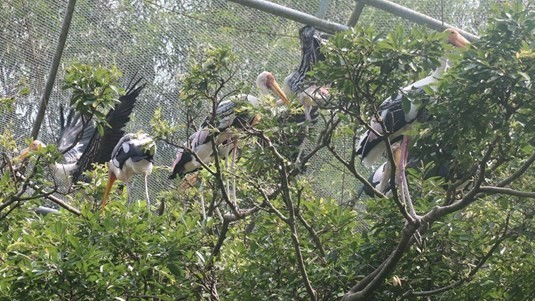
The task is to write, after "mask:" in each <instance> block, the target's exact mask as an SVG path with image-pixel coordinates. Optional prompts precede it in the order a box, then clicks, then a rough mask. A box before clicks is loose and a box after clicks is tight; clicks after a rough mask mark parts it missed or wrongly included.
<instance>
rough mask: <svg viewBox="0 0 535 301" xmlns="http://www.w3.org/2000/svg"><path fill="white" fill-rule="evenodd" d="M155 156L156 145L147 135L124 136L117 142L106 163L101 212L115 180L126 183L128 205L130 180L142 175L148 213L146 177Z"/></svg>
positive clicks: (148, 202)
mask: <svg viewBox="0 0 535 301" xmlns="http://www.w3.org/2000/svg"><path fill="white" fill-rule="evenodd" d="M155 154H156V143H154V140H152V138H151V137H150V136H149V135H148V134H145V133H136V134H126V135H124V136H123V137H122V138H121V140H119V142H118V143H117V145H116V146H115V148H114V149H113V152H112V154H111V159H110V161H109V162H108V183H107V184H106V190H105V191H104V197H103V198H102V204H101V208H102V210H104V208H105V207H106V203H107V202H108V197H109V195H110V191H111V188H112V186H113V183H114V182H115V180H117V179H119V180H121V181H123V182H125V183H126V190H127V197H128V201H127V204H128V205H130V203H131V200H130V179H131V178H132V176H134V175H136V174H143V175H144V177H145V197H146V201H147V209H148V210H149V211H150V199H149V189H148V185H147V177H148V175H149V174H150V173H151V172H152V166H153V163H154V155H155Z"/></svg>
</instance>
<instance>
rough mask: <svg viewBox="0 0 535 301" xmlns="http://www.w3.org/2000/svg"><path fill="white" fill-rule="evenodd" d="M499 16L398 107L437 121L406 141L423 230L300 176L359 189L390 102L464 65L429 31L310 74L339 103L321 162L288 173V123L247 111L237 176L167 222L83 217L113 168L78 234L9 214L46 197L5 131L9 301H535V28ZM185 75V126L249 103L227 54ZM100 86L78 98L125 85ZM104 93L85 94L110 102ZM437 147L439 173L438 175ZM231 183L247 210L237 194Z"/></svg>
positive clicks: (3, 281)
mask: <svg viewBox="0 0 535 301" xmlns="http://www.w3.org/2000/svg"><path fill="white" fill-rule="evenodd" d="M496 13H497V18H496V19H495V20H494V21H493V23H492V24H493V25H491V26H490V27H489V31H488V32H487V34H485V35H483V36H482V37H481V39H480V41H478V42H476V43H474V44H473V45H472V46H471V47H470V48H469V49H468V50H467V51H465V52H462V53H457V54H454V55H450V56H448V58H449V59H451V61H452V62H453V63H454V64H453V67H452V68H451V69H450V70H449V71H448V74H447V75H446V76H445V77H443V78H442V79H441V83H440V85H439V86H438V89H437V91H436V92H433V91H427V93H426V94H425V95H423V96H421V98H411V97H410V96H407V97H406V99H405V100H404V102H406V103H409V104H410V102H417V104H418V105H419V106H420V107H421V108H424V107H425V109H426V110H428V111H429V112H430V114H432V116H433V117H432V118H431V120H430V121H429V122H426V123H422V124H420V125H418V126H416V127H415V128H413V129H412V130H411V131H409V132H408V133H409V134H411V135H412V137H413V139H414V141H415V143H414V144H413V145H412V148H411V150H410V151H411V153H415V154H417V155H418V157H419V158H420V162H419V164H418V168H413V169H409V172H408V176H409V184H410V185H409V186H410V191H409V192H410V196H411V200H412V204H413V205H414V207H415V211H416V213H417V216H415V217H414V218H413V219H408V218H406V214H404V212H403V211H404V210H406V209H405V207H404V204H402V203H401V202H400V201H399V197H397V196H395V195H394V196H393V197H391V198H384V199H366V200H362V199H360V200H358V202H357V205H358V206H355V207H353V205H354V204H350V205H351V206H342V205H341V204H339V203H338V202H337V200H334V199H323V198H319V197H318V196H317V195H315V194H314V192H313V191H314V189H312V188H313V187H312V186H313V185H315V183H313V182H310V181H309V179H308V178H306V177H303V176H302V175H300V173H301V171H302V170H303V169H304V168H306V165H307V164H308V163H309V162H310V160H314V159H315V158H316V156H317V153H318V152H320V151H328V152H329V153H330V154H331V155H332V158H333V159H332V160H333V161H334V160H336V161H339V162H340V163H341V164H342V165H343V166H344V168H346V169H347V170H348V171H349V172H350V174H351V175H352V176H353V179H352V180H354V181H365V178H366V177H365V176H363V175H361V174H360V173H359V172H358V170H357V168H356V166H358V162H357V159H358V158H356V156H355V154H354V152H355V147H354V145H355V144H356V142H357V139H358V136H359V135H360V134H361V133H362V132H363V131H364V130H365V129H366V124H368V121H369V119H370V118H371V117H373V116H375V114H376V113H377V109H378V106H379V105H380V103H381V102H382V101H383V100H384V99H386V98H387V97H389V96H391V95H392V94H394V93H397V92H398V89H399V87H403V86H405V85H406V84H408V83H410V82H413V81H414V80H416V79H420V78H422V77H423V76H425V75H427V74H428V72H429V71H430V70H432V69H433V68H435V67H436V66H437V65H438V63H439V58H440V57H441V56H442V55H443V53H444V51H451V50H452V49H450V48H448V46H446V45H444V43H443V42H442V41H443V39H444V35H443V34H430V33H428V32H425V31H423V30H422V29H417V30H415V31H410V32H406V31H403V30H401V28H398V29H396V30H394V31H393V32H390V33H388V34H386V35H385V34H381V33H378V32H376V31H375V30H373V29H362V28H358V29H356V30H354V31H350V32H344V33H339V34H337V35H335V36H333V37H332V38H331V39H330V41H329V42H328V43H327V45H325V47H324V50H323V54H324V55H325V57H326V60H325V62H323V63H321V64H319V65H318V66H316V68H315V69H314V71H313V72H312V73H311V74H309V76H310V81H311V82H313V83H314V84H317V85H319V86H322V85H326V84H329V85H330V87H331V88H330V91H329V94H330V95H331V98H330V99H329V101H326V103H325V105H324V106H322V108H321V110H322V114H321V120H320V121H319V122H318V123H317V124H315V125H314V130H315V131H314V132H312V134H309V133H307V134H306V135H307V138H309V139H310V140H311V141H312V143H311V144H312V146H311V148H312V149H311V150H310V149H309V150H306V155H305V156H304V157H303V159H302V161H298V160H292V159H290V157H291V155H292V154H293V152H294V151H295V149H291V148H290V147H288V146H289V145H291V143H288V144H287V143H285V142H286V141H285V140H284V134H286V135H288V136H295V134H296V133H301V132H299V131H300V129H301V128H299V127H298V126H296V125H289V124H286V123H285V122H286V121H288V120H285V119H279V117H280V115H279V114H281V112H279V111H278V110H275V109H274V108H273V107H272V106H271V104H272V102H270V101H268V102H266V104H265V107H262V108H259V109H253V108H252V107H250V106H249V107H246V108H245V109H244V110H246V111H247V112H254V113H257V114H259V115H260V116H261V117H262V120H261V122H260V123H259V124H258V125H257V126H256V127H254V128H248V129H245V130H243V131H241V132H239V133H238V134H239V138H240V141H241V142H240V144H239V147H240V148H241V149H242V151H241V153H240V160H239V161H238V163H237V165H236V166H237V167H236V168H235V169H232V168H231V166H230V165H229V164H225V163H224V162H216V163H215V164H213V165H211V166H209V167H210V170H203V171H201V172H200V173H199V174H198V175H197V177H198V178H202V180H203V184H202V185H203V186H202V187H203V188H202V189H201V188H200V187H199V186H198V185H197V183H196V182H195V179H193V180H191V182H188V183H186V184H188V185H184V184H185V183H178V184H180V185H176V186H177V187H175V183H173V184H171V185H169V189H168V190H167V191H164V192H162V193H161V194H160V195H158V198H159V200H160V201H162V202H165V204H167V207H168V208H167V210H166V212H165V213H164V215H163V216H156V215H150V216H149V215H148V214H147V213H146V211H145V210H144V209H142V208H138V207H137V206H134V207H133V208H130V211H127V209H126V208H125V207H124V206H123V205H122V204H123V203H125V199H126V196H125V194H124V193H123V192H121V191H117V193H116V194H115V195H114V196H113V200H114V201H113V203H112V206H111V207H110V209H111V210H110V211H108V212H107V213H106V215H101V214H100V213H97V212H92V211H91V210H90V208H91V204H88V202H87V199H93V201H94V200H96V199H100V197H101V195H100V194H101V193H102V188H103V187H102V186H103V184H104V183H103V179H104V174H105V170H104V169H103V168H101V167H98V168H96V169H95V170H93V171H92V172H91V173H90V176H91V179H92V182H90V183H84V184H82V185H81V190H79V191H78V192H76V193H72V194H70V195H69V197H70V198H72V202H71V204H73V205H76V206H80V207H81V208H82V213H81V215H80V216H73V215H70V214H68V213H67V212H66V211H64V210H61V211H60V214H50V215H47V216H44V217H43V216H38V215H35V214H34V213H31V212H29V211H26V210H12V209H13V208H19V207H24V208H30V207H31V206H30V205H33V204H36V202H35V201H34V200H35V199H39V198H42V197H45V196H47V195H46V194H44V193H43V192H42V191H38V190H34V189H33V188H32V189H29V188H28V187H29V186H28V185H30V184H29V182H25V181H23V180H21V178H17V177H16V176H15V177H14V176H13V175H14V174H16V173H14V172H13V171H16V170H20V169H17V168H20V167H18V166H17V163H18V162H16V161H14V160H11V155H12V154H13V153H14V152H15V143H14V142H13V140H14V135H13V134H12V133H11V132H10V131H8V130H4V134H3V136H2V137H1V138H2V139H0V143H1V144H0V145H1V146H2V149H3V152H4V153H5V156H4V157H3V158H2V162H1V163H2V164H1V165H0V167H1V172H2V178H1V179H0V191H1V193H2V194H1V195H0V196H1V197H2V203H1V204H0V206H1V207H0V209H1V210H0V213H2V215H1V216H0V219H1V220H2V223H1V224H0V228H1V232H0V233H1V234H0V250H1V252H0V262H2V267H1V268H0V273H1V275H2V277H1V278H0V299H6V300H27V299H28V298H32V299H36V300H108V299H117V300H123V299H124V300H127V299H150V298H152V299H160V300H177V299H179V300H180V299H183V300H264V299H266V300H268V299H269V300H336V299H340V298H343V299H344V300H401V299H421V298H425V297H427V296H432V297H431V298H433V299H437V300H453V299H460V300H464V299H478V300H530V299H533V298H534V297H535V295H534V291H533V288H532V286H533V281H534V279H535V273H534V271H533V268H532V267H533V265H534V264H535V262H534V257H533V251H534V248H535V245H534V240H533V238H534V225H533V221H534V220H533V217H534V213H535V212H534V210H533V208H534V206H533V199H534V198H535V197H534V195H533V192H532V191H534V188H535V187H534V185H533V183H534V180H535V174H534V173H533V170H532V164H533V161H535V156H534V155H533V138H534V136H533V135H534V133H535V131H534V130H535V129H532V127H533V124H534V122H533V120H532V118H533V116H534V114H533V112H532V111H533V103H534V101H533V97H534V96H533V95H535V93H533V92H535V91H533V85H532V83H531V78H532V77H533V76H534V74H533V73H534V71H533V64H532V60H533V55H532V53H533V40H534V39H533V38H534V36H533V35H534V32H533V31H534V28H535V26H534V24H535V21H534V20H535V16H534V15H533V13H532V12H531V11H530V10H527V9H523V8H522V7H514V6H513V7H509V8H507V7H506V8H504V9H502V11H499V12H496ZM228 17H229V18H231V17H232V16H228ZM191 64H192V67H191V72H190V73H189V74H187V75H185V76H184V78H183V79H184V85H183V87H182V90H181V92H180V100H181V101H182V104H184V105H185V106H186V107H187V109H188V110H190V112H191V115H190V117H192V118H191V119H188V123H189V121H190V120H193V119H195V118H194V117H199V116H201V115H202V114H204V113H207V112H208V114H210V113H211V115H209V116H210V117H209V118H212V119H214V118H215V116H214V113H215V108H216V107H217V104H218V103H219V102H221V101H222V100H225V99H228V98H229V96H231V95H233V94H236V93H240V92H247V90H246V89H242V84H241V83H240V78H239V76H237V74H238V73H237V72H238V71H237V70H239V68H238V67H239V65H238V64H239V63H238V61H237V60H236V57H235V56H234V55H233V53H232V51H231V50H230V49H229V48H228V47H222V48H220V49H217V48H208V50H207V51H206V52H204V53H203V54H201V55H200V57H199V59H198V60H193V59H192V60H191ZM84 70H85V71H87V72H85V71H84ZM89 70H92V68H86V67H80V70H78V71H84V72H82V73H76V72H75V73H73V74H74V75H72V77H71V78H70V82H71V83H72V84H74V83H75V82H83V83H84V85H79V86H77V87H78V91H80V93H82V90H83V89H82V88H81V87H82V86H86V87H87V86H91V85H93V84H91V83H90V82H91V81H89V80H86V79H85V78H86V77H88V78H98V80H97V79H95V82H99V83H100V84H95V85H96V86H95V87H97V86H98V87H102V86H106V85H113V84H112V82H113V80H112V78H113V76H111V77H109V78H107V77H106V76H105V75H102V74H100V75H98V76H97V75H95V74H93V73H91V72H89ZM73 72H74V71H73ZM76 74H77V75H76ZM82 74H83V75H82ZM82 79H83V80H82ZM108 79H109V80H108ZM101 84H102V85H101ZM95 87H93V88H92V89H89V90H88V91H86V92H89V93H90V94H91V93H93V94H92V95H94V96H95V95H100V94H102V93H103V91H104V90H101V88H95ZM83 91H85V90H83ZM95 91H97V93H95ZM107 91H108V92H106V93H104V94H106V95H108V96H109V98H107V99H104V98H103V99H102V100H101V101H98V100H96V98H90V102H89V103H87V104H85V105H88V106H87V107H85V105H84V101H82V99H83V98H82V97H79V98H77V100H76V103H77V105H80V106H82V109H84V110H87V111H86V112H87V113H88V114H96V113H95V112H93V111H92V110H96V111H99V110H100V109H98V108H100V107H99V106H106V105H108V104H110V105H111V104H113V101H111V100H112V99H113V98H114V97H115V96H116V95H118V94H117V93H116V91H114V89H112V88H111V86H109V90H107ZM112 92H113V93H112ZM84 93H85V92H84ZM108 93H109V94H108ZM104 94H103V95H104ZM95 97H96V96H95ZM431 97H433V98H434V99H436V102H435V101H430V99H431ZM91 101H92V102H91ZM108 101H109V102H108ZM96 104H98V105H96ZM298 106H299V105H298V104H292V105H291V106H290V108H289V109H288V111H289V114H290V115H291V113H293V112H298V113H299V112H300V111H299V109H298ZM207 107H209V108H207ZM405 107H406V105H405ZM166 109H167V108H166ZM210 109H211V110H210ZM253 110H256V111H253ZM288 111H286V113H288ZM159 114H161V112H156V114H155V118H154V120H153V122H152V126H153V127H155V128H156V129H155V133H158V136H159V138H161V139H164V140H170V141H171V140H172V141H174V140H176V139H175V138H176V137H177V136H180V135H178V134H177V133H176V132H178V131H180V130H181V128H179V127H175V126H174V124H172V123H166V122H158V119H160V117H161V116H162V115H159ZM310 126H311V125H310ZM341 136H349V137H351V139H350V140H351V141H352V145H353V147H351V150H350V152H351V153H349V154H348V153H343V150H339V149H337V148H336V145H334V144H333V140H332V139H333V137H341ZM168 138H169V139H168ZM437 145H438V149H440V150H442V151H443V152H442V153H441V154H446V156H445V157H444V158H437V156H436V153H437V152H436V150H437ZM445 151H447V153H446V152H445ZM433 152H435V156H426V154H429V153H433ZM56 157H57V154H55V152H54V149H53V147H52V148H50V149H42V150H39V151H38V152H36V153H35V155H34V156H32V157H31V160H32V161H31V162H30V164H27V165H26V168H29V169H30V173H29V175H30V178H31V179H32V180H35V181H37V182H38V183H43V184H45V185H52V183H50V182H47V181H46V179H45V175H46V173H45V172H44V169H45V168H46V166H47V164H48V163H51V162H54V161H55V159H57V158H56ZM39 160H42V162H41V163H44V164H40V162H39ZM444 161H447V162H448V163H449V164H450V167H451V170H453V171H452V173H455V174H457V175H459V174H461V175H468V176H467V179H469V180H471V184H472V185H471V186H468V188H466V189H457V188H458V187H457V186H455V185H454V184H455V183H453V182H454V180H456V179H455V178H453V179H454V180H453V181H452V180H451V178H450V179H444V178H440V177H437V176H433V175H430V174H431V173H432V171H433V169H434V168H436V167H437V166H439V165H440V164H442V163H443V162H444ZM234 180H236V185H237V198H236V199H234V198H233V196H232V194H231V193H229V190H228V189H227V188H226V186H227V184H226V183H227V181H228V182H231V181H232V182H233V181H234ZM323 185H326V184H325V183H323ZM190 186H191V187H190Z"/></svg>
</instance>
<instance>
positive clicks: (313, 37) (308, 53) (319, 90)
mask: <svg viewBox="0 0 535 301" xmlns="http://www.w3.org/2000/svg"><path fill="white" fill-rule="evenodd" d="M324 37H325V34H324V33H322V32H320V31H318V30H317V29H315V28H314V27H312V26H310V25H306V26H304V27H302V28H301V29H300V30H299V41H300V43H301V61H300V62H299V65H298V66H297V68H296V69H295V70H294V71H293V72H292V73H290V75H288V76H287V77H286V78H285V79H284V82H283V87H282V89H283V91H284V93H285V94H286V95H288V96H290V95H295V97H296V99H297V101H298V102H299V103H301V104H302V105H303V107H304V116H305V119H306V120H307V121H312V120H313V119H315V118H316V117H317V114H316V113H317V107H318V105H319V104H322V103H323V102H325V99H326V98H327V97H328V94H329V93H328V88H327V87H318V86H316V85H314V84H309V83H307V82H306V79H307V77H308V74H307V73H308V72H309V71H311V70H312V69H313V68H314V65H315V64H316V63H318V62H319V61H322V60H324V59H325V56H324V55H323V54H322V53H321V51H320V49H321V45H322V44H323V43H324V42H325V39H324ZM305 84H309V86H305Z"/></svg>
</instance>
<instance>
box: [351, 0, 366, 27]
mask: <svg viewBox="0 0 535 301" xmlns="http://www.w3.org/2000/svg"><path fill="white" fill-rule="evenodd" d="M355 2H356V4H355V9H353V13H352V14H351V17H349V21H347V26H349V27H355V25H357V22H358V21H359V17H360V14H361V13H362V10H363V9H364V5H365V4H364V3H363V2H359V1H358V0H357V1H355Z"/></svg>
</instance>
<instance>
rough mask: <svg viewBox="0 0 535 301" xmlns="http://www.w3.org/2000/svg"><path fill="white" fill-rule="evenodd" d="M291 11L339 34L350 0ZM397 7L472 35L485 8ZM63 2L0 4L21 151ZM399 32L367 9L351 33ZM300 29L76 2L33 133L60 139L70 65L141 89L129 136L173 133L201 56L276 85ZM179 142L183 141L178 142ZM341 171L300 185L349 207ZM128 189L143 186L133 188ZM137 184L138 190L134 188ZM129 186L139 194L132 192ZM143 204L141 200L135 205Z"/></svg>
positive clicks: (2, 78)
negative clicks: (226, 52)
mask: <svg viewBox="0 0 535 301" xmlns="http://www.w3.org/2000/svg"><path fill="white" fill-rule="evenodd" d="M273 2H275V3H279V4H282V5H286V6H288V7H291V8H293V9H296V10H299V11H302V12H305V13H308V14H312V15H314V14H317V12H318V9H319V7H320V4H327V5H328V6H327V7H328V9H327V12H326V15H325V19H327V20H329V21H333V22H337V23H341V24H346V23H347V20H348V19H349V17H350V16H351V14H352V12H353V9H354V7H355V1H354V0H330V1H325V0H323V1H320V0H293V1H282V0H277V1H273ZM397 2H398V3H400V4H402V5H405V6H408V7H410V8H412V9H415V10H418V11H420V12H422V13H424V14H426V15H429V16H431V17H434V18H437V19H439V20H443V21H444V22H447V23H450V24H453V25H455V26H457V27H459V28H462V29H465V30H467V31H470V32H473V33H476V34H477V33H478V31H479V30H480V29H481V27H482V26H483V25H484V24H485V18H484V16H485V15H486V13H485V12H486V11H487V10H488V6H489V5H490V3H491V2H492V1H490V0H489V1H484V0H479V1H478V0H465V1H457V2H455V4H452V3H451V2H448V1H445V0H430V1H418V0H414V1H401V0H398V1H397ZM66 6H67V1H64V0H23V1H21V0H7V1H6V0H4V1H2V4H0V7H1V11H0V22H1V23H2V24H4V26H3V27H2V29H0V68H1V70H0V96H3V97H5V96H14V97H16V104H15V109H14V111H13V112H8V113H3V114H2V116H0V126H1V128H2V131H4V132H6V131H10V132H13V133H14V134H15V137H16V138H17V139H18V144H19V145H20V146H21V147H23V146H24V144H25V142H24V139H25V138H28V137H29V136H30V132H31V128H32V125H33V123H34V120H35V118H36V114H37V111H38V109H39V100H40V97H41V94H42V93H43V90H44V86H45V83H46V78H47V75H48V72H49V69H50V66H51V64H52V58H53V55H54V50H55V47H56V43H57V40H58V37H59V33H60V28H61V23H62V20H63V17H64V14H65V8H66ZM397 24H403V25H405V26H412V25H411V23H410V22H408V21H403V20H402V19H400V18H397V17H394V16H392V15H390V14H388V13H385V12H382V11H380V10H378V9H375V8H372V7H365V9H364V11H363V12H362V15H361V16H360V19H359V23H358V25H357V26H375V27H377V28H379V29H381V30H384V31H388V30H389V29H390V28H392V27H393V26H395V25H397ZM301 26H303V24H299V23H297V22H294V21H291V20H288V19H285V18H282V17H277V16H274V15H272V14H269V13H265V12H262V11H259V10H256V9H252V8H248V7H245V6H241V5H239V4H235V3H232V2H228V1H224V0H195V1H191V0H184V1H170V0H169V1H168V0H152V1H149V0H117V1H109V0H79V1H77V3H76V8H75V12H74V16H73V20H72V24H71V28H70V31H69V35H68V39H67V43H66V46H65V49H64V53H63V57H62V60H61V64H60V69H59V70H58V75H57V78H56V82H55V86H54V89H53V92H52V95H51V98H50V102H49V106H48V108H47V111H46V116H45V120H44V122H43V124H42V128H41V131H40V137H39V138H40V140H42V141H44V142H46V143H53V142H54V141H55V140H56V138H57V135H58V128H59V126H58V122H59V115H58V108H59V106H60V104H65V105H68V99H69V94H68V92H67V91H62V90H61V81H62V78H63V75H64V70H65V68H66V67H67V66H69V64H71V63H73V62H81V63H85V64H93V65H96V64H101V65H104V66H109V65H111V64H115V65H117V66H118V68H119V69H120V70H122V71H123V74H124V81H123V83H124V84H126V83H127V82H128V81H129V80H130V79H131V78H133V77H135V76H137V77H143V78H144V79H145V81H146V82H147V88H146V89H145V91H144V92H143V93H142V95H141V97H140V99H139V100H138V104H137V106H136V108H135V110H134V113H133V117H132V119H131V122H130V123H129V125H128V129H127V131H138V130H144V131H147V132H150V127H149V121H150V119H151V118H152V117H153V116H154V112H155V110H156V109H157V108H161V112H162V118H165V119H166V120H168V121H169V122H170V123H172V124H181V123H184V122H185V121H184V116H183V115H182V113H181V111H180V109H179V107H180V104H181V103H180V100H179V95H178V90H179V88H180V86H181V78H182V75H184V74H185V73H186V72H188V68H189V66H190V62H191V59H192V58H195V57H196V55H198V54H199V53H200V52H201V51H202V49H203V48H204V47H205V46H206V45H208V44H210V45H216V46H217V45H231V47H232V49H233V51H234V52H235V53H236V54H237V56H238V57H239V60H240V62H242V71H241V72H240V74H239V75H238V77H239V80H245V81H248V82H250V83H251V86H252V85H253V83H254V79H255V77H256V75H257V74H259V73H260V72H261V71H263V70H269V71H272V72H273V73H274V74H275V75H276V76H277V78H279V79H280V80H282V79H283V78H284V77H285V76H286V75H288V74H289V73H290V72H291V71H292V70H293V69H294V68H295V67H296V66H297V65H298V63H299V55H300V47H299V39H298V30H299V28H300V27H301ZM180 135H181V136H182V137H183V139H184V140H185V139H186V134H185V132H183V133H179V136H180ZM350 141H351V140H350V139H343V138H341V139H339V140H338V141H337V143H338V145H339V148H341V149H345V148H346V147H351V145H349V143H350ZM158 148H159V149H158V155H157V157H156V165H160V166H170V165H171V162H172V161H173V158H174V156H175V152H176V149H175V148H174V147H172V146H169V145H166V144H165V143H159V145H158ZM343 170H344V169H343V168H342V166H340V165H339V164H337V163H336V162H335V160H333V159H332V158H331V156H330V155H329V154H328V153H327V152H326V151H325V152H321V153H319V154H318V156H317V159H316V160H314V161H313V162H312V163H311V165H310V166H309V168H308V169H307V173H306V174H305V177H307V179H310V181H312V182H313V183H315V186H316V187H317V192H318V194H319V195H320V196H322V197H335V198H337V199H340V200H341V201H344V200H350V199H352V197H353V195H354V194H355V192H356V187H357V183H355V182H353V181H350V180H349V179H350V177H346V175H345V173H344V171H343ZM150 179H151V180H150V182H149V185H150V190H151V192H152V193H153V194H156V193H157V192H158V191H161V190H164V189H169V185H170V182H169V180H167V172H165V171H157V172H155V173H154V174H153V175H152V176H151V178H150ZM135 181H140V180H139V179H135ZM138 183H139V182H138ZM134 186H139V185H136V183H135V182H134ZM137 196H139V197H140V198H142V194H141V193H138V194H136V197H137Z"/></svg>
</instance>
